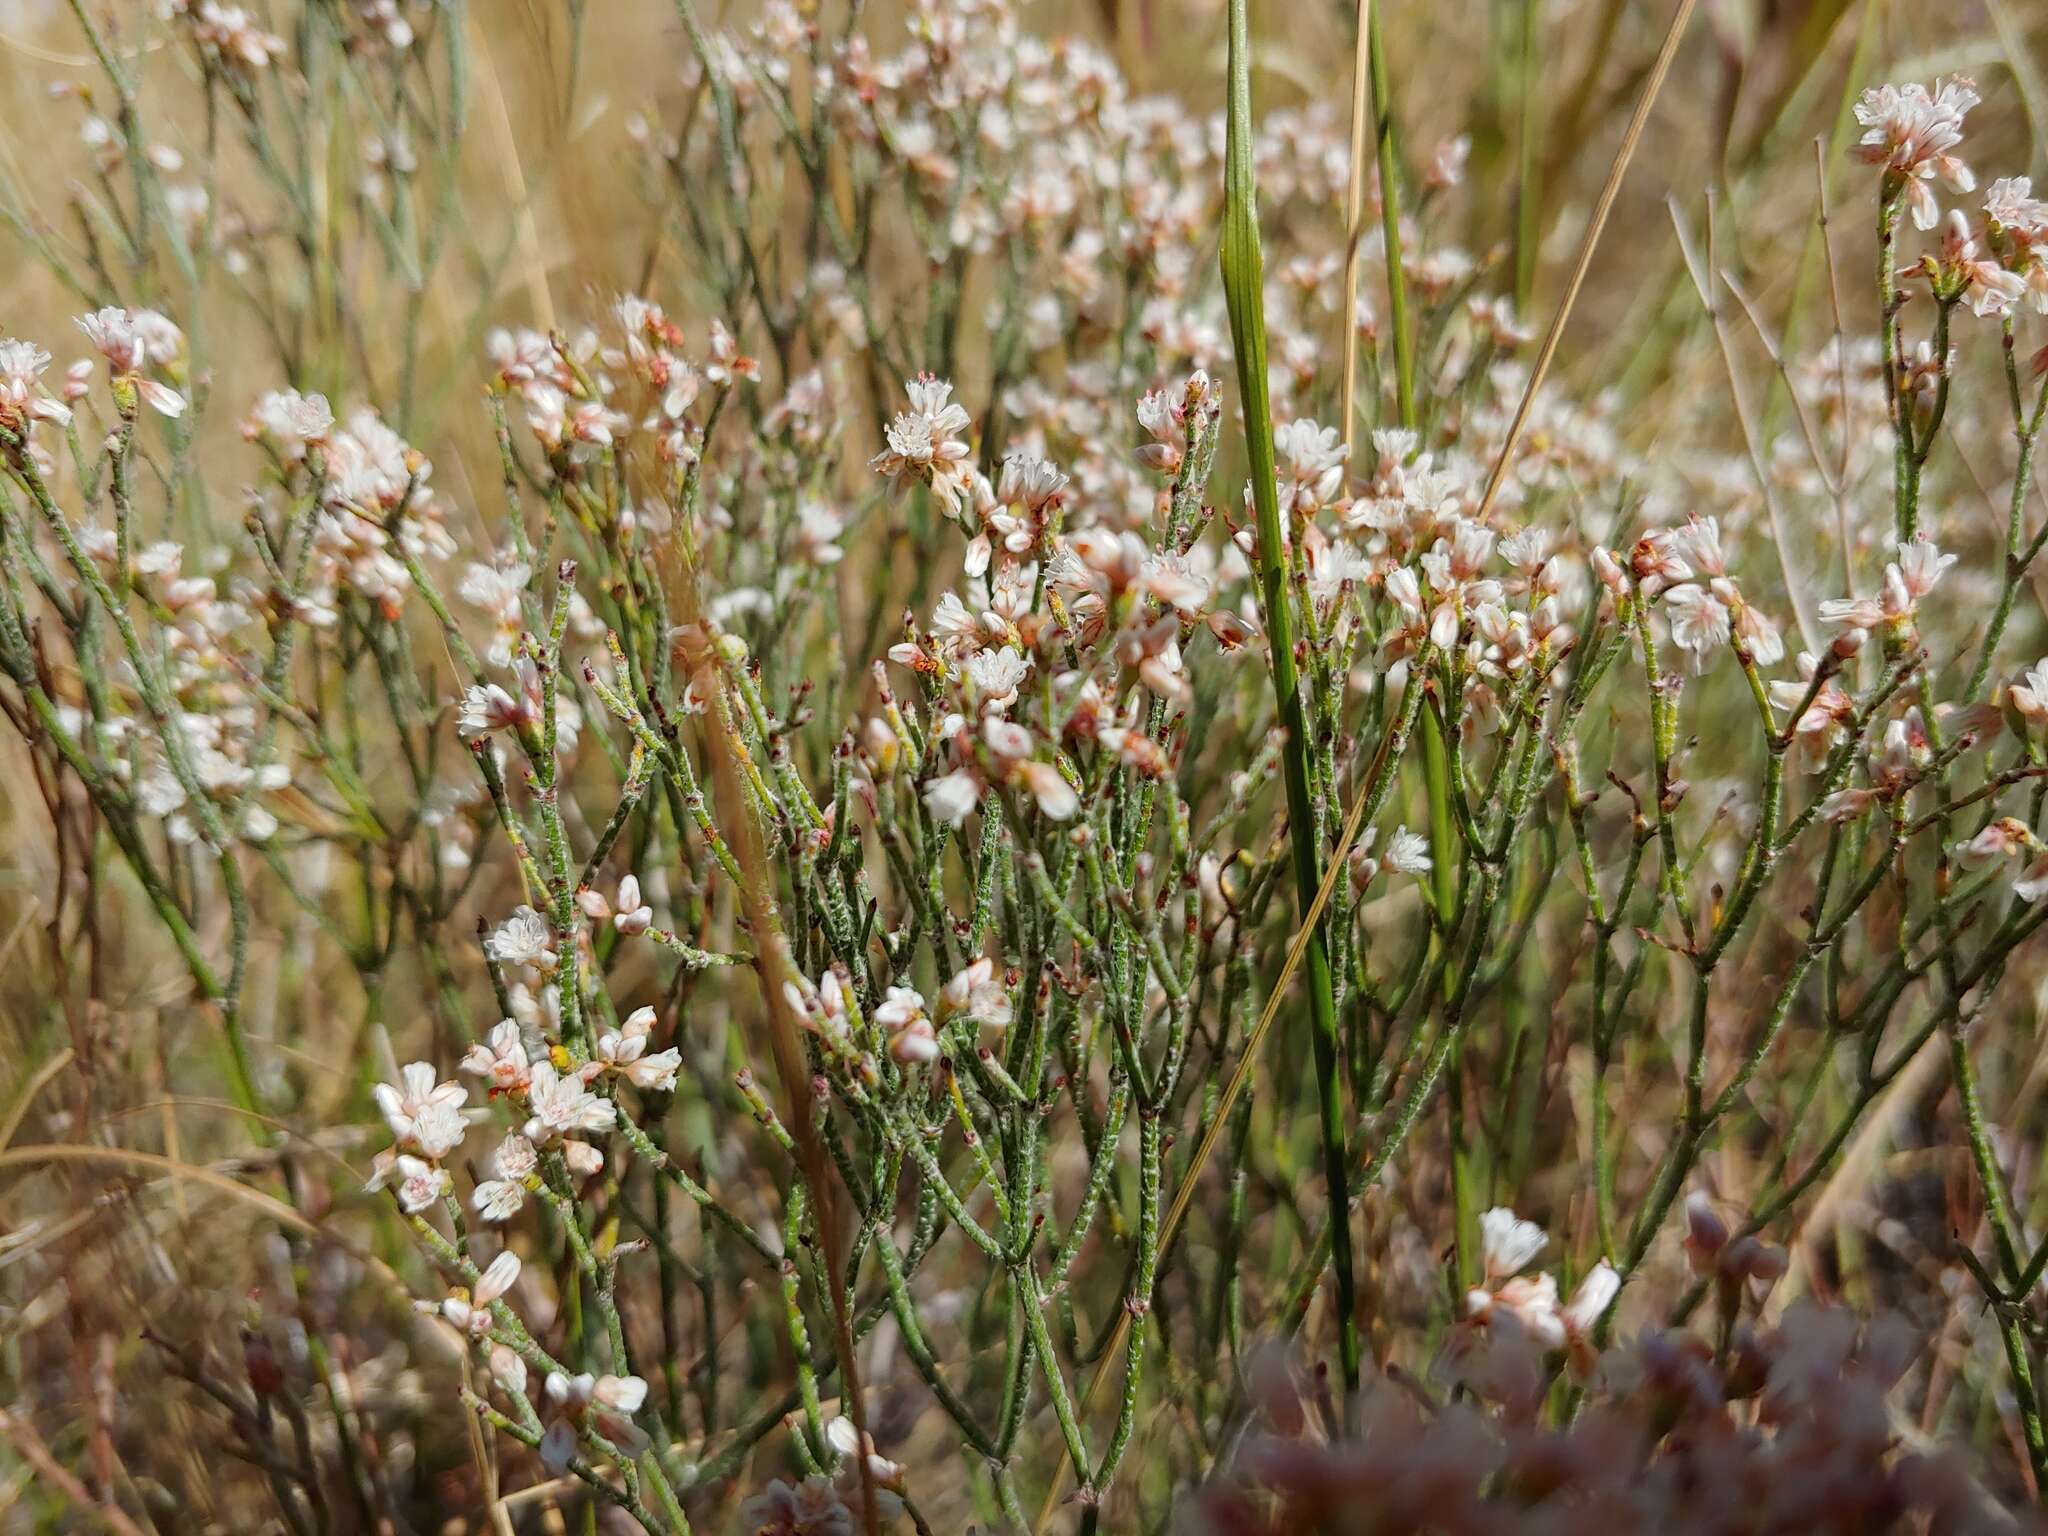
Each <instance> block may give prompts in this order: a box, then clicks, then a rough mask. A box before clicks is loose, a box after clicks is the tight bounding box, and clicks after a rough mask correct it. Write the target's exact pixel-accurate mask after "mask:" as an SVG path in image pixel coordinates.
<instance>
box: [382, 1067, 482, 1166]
mask: <svg viewBox="0 0 2048 1536" xmlns="http://www.w3.org/2000/svg"><path fill="white" fill-rule="evenodd" d="M370 1096H371V1097H372V1098H374V1099H375V1100H376V1101H377V1108H378V1109H379V1110H380V1111H381V1112H382V1113H383V1116H384V1123H385V1124H386V1125H388V1126H390V1127H391V1134H392V1137H393V1138H394V1139H395V1140H396V1141H397V1142H398V1144H399V1146H401V1147H413V1148H415V1149H417V1150H418V1151H420V1152H422V1153H424V1154H425V1155H426V1156H428V1157H433V1158H438V1157H444V1156H446V1155H447V1154H448V1153H449V1152H452V1151H454V1150H455V1148H456V1147H458V1146H460V1145H461V1143H462V1136H463V1130H464V1126H463V1121H462V1113H461V1111H462V1106H463V1105H464V1104H465V1103H467V1102H468V1101H469V1090H468V1089H466V1088H464V1087H463V1086H462V1084H460V1083H453V1082H450V1083H443V1082H438V1081H437V1080H436V1074H435V1072H434V1069H433V1067H432V1066H431V1065H430V1064H429V1063H427V1062H424V1061H415V1062H413V1063H411V1064H410V1065H408V1066H406V1067H405V1068H404V1069H403V1070H401V1071H400V1072H399V1074H398V1083H397V1085H396V1086H393V1085H392V1084H390V1083H379V1084H377V1086H376V1087H374V1088H372V1089H371V1090H370Z"/></svg>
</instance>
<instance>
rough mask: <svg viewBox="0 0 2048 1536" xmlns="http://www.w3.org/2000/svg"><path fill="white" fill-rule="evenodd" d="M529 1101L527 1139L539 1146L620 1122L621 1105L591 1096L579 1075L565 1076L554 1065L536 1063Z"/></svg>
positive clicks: (602, 1128)
mask: <svg viewBox="0 0 2048 1536" xmlns="http://www.w3.org/2000/svg"><path fill="white" fill-rule="evenodd" d="M526 1102H527V1105H528V1107H529V1108H531V1109H532V1111H533V1117H532V1118H531V1119H530V1120H528V1121H527V1122H526V1139H527V1140H528V1141H531V1142H534V1143H535V1144H537V1145H542V1146H545V1145H546V1144H547V1143H549V1142H552V1141H555V1140H557V1139H558V1138H560V1137H563V1136H567V1135H568V1134H569V1133H571V1132H572V1131H608V1130H610V1129H611V1128H612V1127H613V1126H614V1125H615V1124H617V1122H618V1106H616V1105H615V1104H613V1103H612V1101H611V1100H610V1099H607V1098H603V1097H601V1096H600V1095H598V1094H594V1093H592V1092H591V1091H590V1089H589V1088H588V1087H587V1086H585V1084H584V1081H583V1079H582V1078H581V1077H580V1076H578V1075H577V1074H575V1073H573V1072H572V1073H570V1074H569V1075H568V1076H567V1077H564V1076H562V1075H561V1074H560V1073H559V1072H557V1071H556V1070H555V1068H554V1064H553V1063H552V1062H546V1061H537V1062H535V1063H534V1064H533V1082H532V1085H531V1087H530V1088H529V1089H528V1090H527V1095H526Z"/></svg>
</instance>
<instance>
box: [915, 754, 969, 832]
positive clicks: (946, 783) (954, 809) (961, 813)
mask: <svg viewBox="0 0 2048 1536" xmlns="http://www.w3.org/2000/svg"><path fill="white" fill-rule="evenodd" d="M981 792H982V786H981V781H980V780H979V779H978V778H976V777H975V776H974V775H973V774H972V773H970V772H968V771H967V770H966V769H965V768H956V769H954V770H953V772H951V773H948V774H942V775H941V776H940V777H938V778H936V779H933V780H932V781H931V782H930V783H928V784H926V785H925V787H924V804H925V809H926V810H927V811H929V812H930V813H931V817H932V820H934V821H937V822H942V823H944V824H945V825H946V826H949V827H958V826H960V825H961V824H962V823H963V822H965V821H966V820H967V818H968V817H969V816H971V815H972V814H973V813H974V809H975V807H976V806H978V805H980V804H981Z"/></svg>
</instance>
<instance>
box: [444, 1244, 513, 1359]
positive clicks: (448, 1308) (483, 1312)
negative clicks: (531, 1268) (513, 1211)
mask: <svg viewBox="0 0 2048 1536" xmlns="http://www.w3.org/2000/svg"><path fill="white" fill-rule="evenodd" d="M518 1283H519V1255H518V1254H516V1253H513V1252H512V1251H511V1250H510V1249H507V1250H506V1251H505V1252H503V1253H501V1254H499V1255H498V1256H497V1257H496V1258H495V1259H493V1260H491V1265H490V1268H488V1269H486V1270H485V1271H484V1272H483V1273H482V1274H481V1275H479V1276H478V1277H477V1282H476V1289H475V1291H474V1292H472V1293H470V1294H467V1295H465V1294H463V1293H462V1292H460V1291H458V1292H456V1293H455V1294H454V1295H452V1296H450V1297H449V1298H448V1299H447V1300H446V1301H444V1302H442V1303H441V1315H442V1316H443V1317H445V1318H447V1319H448V1321H449V1322H450V1323H452V1324H454V1326H455V1327H456V1328H458V1329H460V1330H461V1331H462V1332H464V1333H467V1334H468V1335H469V1336H470V1337H471V1338H476V1339H480V1338H482V1337H483V1336H484V1335H485V1334H487V1333H489V1332H490V1331H491V1304H492V1303H493V1302H495V1301H498V1300H500V1299H501V1298H502V1297H503V1296H504V1295H505V1293H506V1292H507V1291H509V1290H511V1289H512V1287H513V1286H514V1285H516V1284H518Z"/></svg>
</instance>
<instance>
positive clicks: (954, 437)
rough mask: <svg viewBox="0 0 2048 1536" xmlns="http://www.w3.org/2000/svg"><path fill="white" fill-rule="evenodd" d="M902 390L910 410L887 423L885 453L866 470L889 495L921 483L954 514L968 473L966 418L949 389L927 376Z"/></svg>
mask: <svg viewBox="0 0 2048 1536" xmlns="http://www.w3.org/2000/svg"><path fill="white" fill-rule="evenodd" d="M903 387H904V390H905V392H906V393H908V395H909V396H910V409H909V410H907V411H899V412H898V413H897V415H896V418H895V420H893V421H891V422H890V423H889V425H888V427H887V428H886V429H885V431H884V432H883V437H884V439H885V440H886V441H887V443H888V447H887V448H885V449H884V450H883V451H882V452H880V453H878V454H876V455H875V456H874V458H873V459H871V460H870V461H869V463H868V467H869V468H870V469H872V470H874V472H875V473H876V474H878V475H883V476H886V477H887V478H888V481H889V485H890V488H891V489H892V490H896V491H900V490H902V488H903V487H904V486H905V485H906V484H907V483H909V482H910V481H913V480H920V481H923V482H924V483H925V484H926V485H928V486H930V487H931V490H932V494H933V496H935V497H937V498H938V500H939V502H940V504H941V505H943V506H944V507H945V509H946V511H947V512H948V513H949V514H951V513H957V512H958V511H959V510H960V504H961V498H962V495H963V493H964V492H965V491H966V489H967V484H968V479H969V476H970V475H971V474H972V472H973V469H972V465H971V464H970V463H969V462H968V459H969V455H970V453H971V452H972V450H971V449H970V448H969V447H968V445H967V442H966V439H965V437H964V435H963V434H965V432H966V431H967V428H968V425H969V421H968V416H967V412H966V410H965V408H963V407H962V406H960V405H959V404H958V403H956V402H955V401H954V400H953V398H952V396H953V386H952V385H951V384H949V383H947V382H946V381H945V380H943V379H935V378H933V377H932V376H931V375H930V374H928V373H924V374H919V375H918V376H917V377H916V378H914V379H911V380H909V381H908V382H907V383H905V385H904V386H903Z"/></svg>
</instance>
